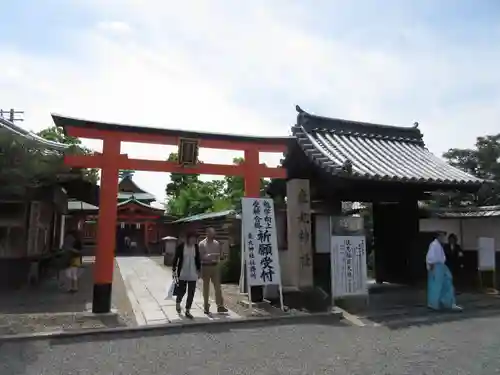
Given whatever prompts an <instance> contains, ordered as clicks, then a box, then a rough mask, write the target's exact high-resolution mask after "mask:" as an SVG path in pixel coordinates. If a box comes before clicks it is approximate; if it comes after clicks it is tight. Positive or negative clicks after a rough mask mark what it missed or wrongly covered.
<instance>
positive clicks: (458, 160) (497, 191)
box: [438, 134, 500, 206]
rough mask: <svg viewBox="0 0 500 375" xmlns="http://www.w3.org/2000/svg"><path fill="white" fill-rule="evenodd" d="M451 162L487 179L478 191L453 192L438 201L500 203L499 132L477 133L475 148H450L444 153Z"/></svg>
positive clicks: (459, 203) (443, 203)
mask: <svg viewBox="0 0 500 375" xmlns="http://www.w3.org/2000/svg"><path fill="white" fill-rule="evenodd" d="M443 157H444V158H445V159H446V160H447V161H448V163H450V164H451V165H453V166H455V167H457V168H460V169H462V170H464V171H465V172H467V173H470V174H472V175H474V176H476V177H479V178H483V179H485V180H489V181H490V182H489V183H487V184H485V185H484V186H483V187H482V188H481V189H480V190H479V192H478V193H477V194H460V193H452V194H451V196H447V197H445V198H443V197H442V198H440V199H438V200H439V201H440V202H439V203H440V205H454V206H455V205H464V204H465V205H470V204H473V205H478V206H482V205H497V204H500V134H497V135H487V136H484V137H478V138H477V140H476V144H475V148H473V149H458V148H452V149H449V150H448V151H447V152H445V153H444V154H443Z"/></svg>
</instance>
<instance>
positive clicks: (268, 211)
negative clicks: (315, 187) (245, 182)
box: [242, 198, 281, 290]
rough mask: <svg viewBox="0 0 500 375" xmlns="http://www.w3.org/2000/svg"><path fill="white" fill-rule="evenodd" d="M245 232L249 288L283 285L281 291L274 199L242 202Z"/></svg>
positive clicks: (243, 237) (256, 199)
mask: <svg viewBox="0 0 500 375" xmlns="http://www.w3.org/2000/svg"><path fill="white" fill-rule="evenodd" d="M242 231H243V233H242V240H243V249H244V253H245V260H246V272H247V280H248V286H249V287H250V286H260V285H280V290H281V270H280V262H279V258H278V237H277V234H276V219H275V215H274V202H273V200H272V199H264V198H243V199H242Z"/></svg>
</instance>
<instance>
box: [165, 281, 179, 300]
mask: <svg viewBox="0 0 500 375" xmlns="http://www.w3.org/2000/svg"><path fill="white" fill-rule="evenodd" d="M178 287H179V282H178V280H177V279H176V278H173V279H172V282H171V283H170V285H169V286H168V288H167V296H166V297H165V299H172V298H173V297H174V296H176V295H177V291H178V289H179V288H178Z"/></svg>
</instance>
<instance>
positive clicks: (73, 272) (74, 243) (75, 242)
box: [63, 231, 82, 293]
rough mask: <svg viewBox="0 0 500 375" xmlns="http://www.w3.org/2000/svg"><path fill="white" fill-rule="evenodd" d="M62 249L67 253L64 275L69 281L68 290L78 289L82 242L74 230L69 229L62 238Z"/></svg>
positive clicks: (73, 291)
mask: <svg viewBox="0 0 500 375" xmlns="http://www.w3.org/2000/svg"><path fill="white" fill-rule="evenodd" d="M63 249H64V251H65V252H66V254H67V259H68V264H67V268H66V270H65V275H66V277H67V278H68V279H69V281H70V285H69V289H68V292H70V293H75V292H77V291H78V276H79V275H78V273H79V270H80V267H81V265H82V243H81V241H80V238H79V236H78V233H77V232H76V231H70V232H68V234H67V235H66V237H65V239H64V244H63Z"/></svg>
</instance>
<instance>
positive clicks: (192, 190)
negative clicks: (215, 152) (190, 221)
mask: <svg viewBox="0 0 500 375" xmlns="http://www.w3.org/2000/svg"><path fill="white" fill-rule="evenodd" d="M168 160H169V161H176V160H177V154H175V153H172V154H170V156H169V159H168ZM243 162H244V159H243V158H234V159H233V163H234V164H242V163H243ZM170 180H171V182H170V183H169V184H167V187H166V193H167V199H168V202H167V212H169V213H170V214H172V215H178V216H182V217H185V216H192V215H197V214H202V213H206V212H218V211H223V210H228V209H239V208H240V207H241V198H242V197H243V196H244V195H245V183H244V180H243V177H239V176H226V177H224V179H222V180H212V181H201V180H200V178H199V175H187V174H180V173H171V174H170ZM267 184H268V181H266V180H264V179H262V180H261V195H262V196H264V195H265V190H266V187H267Z"/></svg>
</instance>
